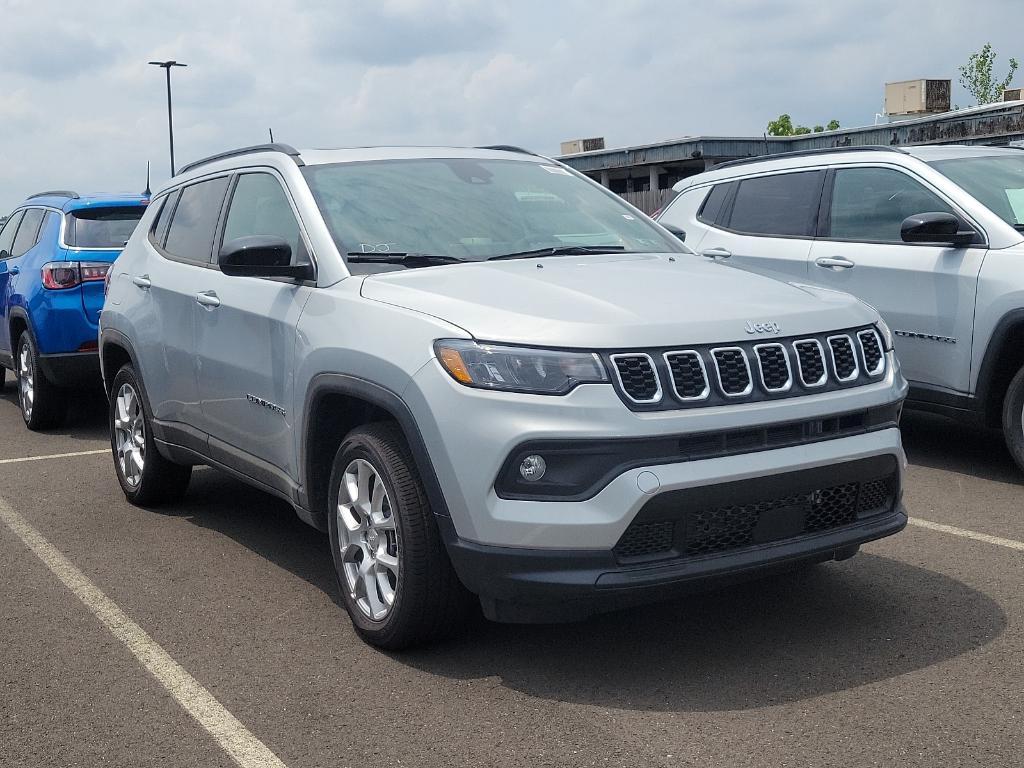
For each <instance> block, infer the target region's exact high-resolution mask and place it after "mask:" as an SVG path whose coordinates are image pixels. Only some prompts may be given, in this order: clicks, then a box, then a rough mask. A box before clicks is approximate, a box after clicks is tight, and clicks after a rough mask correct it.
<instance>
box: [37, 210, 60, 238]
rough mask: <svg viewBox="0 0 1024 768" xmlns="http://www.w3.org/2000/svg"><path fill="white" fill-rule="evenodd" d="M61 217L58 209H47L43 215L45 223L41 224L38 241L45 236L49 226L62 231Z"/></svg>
mask: <svg viewBox="0 0 1024 768" xmlns="http://www.w3.org/2000/svg"><path fill="white" fill-rule="evenodd" d="M60 219H61V216H60V214H59V213H57V212H56V211H47V212H46V216H44V217H43V223H42V224H40V225H39V236H38V237H37V238H36V241H37V242H38V241H39V240H40V239H41V238H42V237H43V233H45V232H46V230H47V229H48V228H51V227H53V228H55V229H56V230H57V231H60Z"/></svg>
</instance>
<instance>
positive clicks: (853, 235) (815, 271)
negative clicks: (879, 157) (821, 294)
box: [809, 166, 986, 392]
mask: <svg viewBox="0 0 1024 768" xmlns="http://www.w3.org/2000/svg"><path fill="white" fill-rule="evenodd" d="M823 209H824V212H825V217H824V219H823V222H822V232H821V237H820V238H819V239H818V240H817V241H816V242H815V243H814V245H813V247H812V249H811V258H810V262H809V263H810V270H811V280H812V282H815V283H819V284H821V285H824V286H826V287H829V288H838V289H841V290H844V291H849V292H850V293H852V294H854V295H855V296H857V297H859V298H861V299H863V300H864V301H866V302H868V303H869V304H871V305H873V306H874V307H875V308H876V309H878V311H879V312H881V314H882V317H884V318H885V321H886V322H887V323H888V324H889V326H890V327H891V328H892V330H893V332H894V334H895V336H896V339H895V343H896V351H897V354H898V355H899V358H900V362H901V363H902V365H903V373H904V375H905V376H906V377H907V378H908V379H909V380H911V381H913V382H920V383H926V384H929V385H933V386H938V387H941V388H943V389H947V390H952V391H956V392H967V391H968V388H969V386H970V371H971V341H972V337H973V328H974V302H975V297H976V295H977V286H978V273H979V271H980V270H981V264H982V261H983V260H984V258H985V253H986V247H985V245H984V244H981V243H979V244H978V245H973V246H969V247H966V248H962V247H961V248H953V247H948V246H937V245H927V244H918V243H904V242H903V241H902V239H901V237H900V228H901V225H902V223H903V220H904V219H905V218H907V217H908V216H912V215H914V214H918V213H928V212H947V213H953V214H955V215H957V216H959V217H960V218H961V219H962V221H963V223H962V228H971V229H975V230H978V227H977V226H976V225H974V224H973V223H971V222H969V220H968V219H967V217H966V214H965V213H964V212H963V211H961V210H959V209H958V208H957V207H956V206H954V205H953V204H952V203H951V202H950V201H949V200H948V199H947V198H945V197H944V196H943V195H942V194H941V193H940V192H939V191H938V190H936V189H934V188H932V187H931V186H930V185H928V184H927V182H925V181H924V180H923V179H920V178H919V177H917V176H914V175H912V174H910V173H909V172H907V171H906V170H904V169H901V168H894V167H882V166H863V167H844V168H838V169H836V170H835V171H833V172H831V173H830V174H829V185H828V188H827V190H826V193H825V198H824V200H823Z"/></svg>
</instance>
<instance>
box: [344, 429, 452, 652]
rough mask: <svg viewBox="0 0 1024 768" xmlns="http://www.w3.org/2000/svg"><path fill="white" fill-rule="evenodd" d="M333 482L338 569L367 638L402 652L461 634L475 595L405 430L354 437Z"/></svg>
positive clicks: (347, 601)
mask: <svg viewBox="0 0 1024 768" xmlns="http://www.w3.org/2000/svg"><path fill="white" fill-rule="evenodd" d="M330 483H331V485H330V494H329V507H328V513H329V514H328V517H329V525H330V535H331V553H332V555H333V557H334V570H335V575H336V576H337V579H338V586H339V588H340V590H341V595H342V599H343V600H344V602H345V607H346V609H347V610H348V614H349V616H350V617H351V619H352V624H353V626H354V627H355V630H356V632H357V633H358V634H359V635H360V637H362V638H363V639H364V640H365V641H366V642H368V643H370V644H371V645H376V646H378V647H380V648H388V649H391V650H398V649H402V648H408V647H410V646H413V645H419V644H422V643H426V642H430V641H432V640H437V639H440V638H442V637H444V636H446V635H448V634H450V633H452V632H453V631H454V630H456V629H457V628H459V627H460V626H461V624H462V620H463V619H464V618H465V617H466V615H467V613H468V610H469V607H470V606H471V604H472V597H471V596H470V594H469V593H468V592H467V591H466V589H465V588H464V587H463V586H462V584H461V582H459V579H458V577H457V576H456V575H455V571H454V570H453V569H452V565H451V563H450V562H449V560H448V553H447V552H446V551H445V548H444V543H443V542H442V541H441V537H440V534H439V533H438V530H437V525H436V523H435V522H434V519H433V514H434V513H433V512H432V511H431V509H430V506H429V504H428V502H427V499H426V494H425V493H424V491H423V484H422V482H421V481H420V478H419V475H418V473H417V472H416V468H415V466H414V464H413V461H412V458H411V456H410V455H409V452H408V449H407V447H406V444H405V440H404V438H403V436H402V434H401V432H400V431H399V430H398V428H397V427H395V426H394V425H392V424H370V425H367V426H364V427H359V428H357V429H355V430H353V431H352V432H350V433H349V434H348V436H347V437H346V438H345V440H344V442H343V443H342V444H341V447H340V448H339V449H338V453H337V455H336V456H335V459H334V466H333V469H332V471H331V481H330Z"/></svg>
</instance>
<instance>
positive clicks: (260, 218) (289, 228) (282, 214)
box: [223, 173, 309, 264]
mask: <svg viewBox="0 0 1024 768" xmlns="http://www.w3.org/2000/svg"><path fill="white" fill-rule="evenodd" d="M252 235H275V236H276V237H280V238H282V239H284V241H285V242H286V243H288V245H290V246H291V248H292V263H293V264H308V263H309V257H308V255H307V254H306V249H305V247H304V245H303V243H302V236H301V235H300V234H299V223H298V222H297V221H296V220H295V214H294V213H293V212H292V207H291V205H289V204H288V197H287V196H286V195H285V192H284V189H282V187H281V184H280V182H278V180H277V179H276V178H274V177H273V176H271V175H270V174H269V173H245V174H242V175H241V176H239V177H238V183H237V184H236V185H235V191H234V193H233V194H232V195H231V207H230V208H229V209H228V218H227V222H226V223H225V224H224V240H223V242H225V243H226V242H228V241H230V240H234V239H235V238H236V237H250V236H252Z"/></svg>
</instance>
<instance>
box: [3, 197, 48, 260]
mask: <svg viewBox="0 0 1024 768" xmlns="http://www.w3.org/2000/svg"><path fill="white" fill-rule="evenodd" d="M42 223H43V209H42V208H29V209H28V210H27V211H25V215H24V217H22V219H21V226H20V227H18V234H17V235H15V237H14V245H13V246H12V247H11V256H21V255H23V254H25V253H26V252H27V251H28V249H29V248H31V247H32V246H33V245H35V244H36V241H37V240H38V238H39V225H40V224H42Z"/></svg>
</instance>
